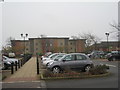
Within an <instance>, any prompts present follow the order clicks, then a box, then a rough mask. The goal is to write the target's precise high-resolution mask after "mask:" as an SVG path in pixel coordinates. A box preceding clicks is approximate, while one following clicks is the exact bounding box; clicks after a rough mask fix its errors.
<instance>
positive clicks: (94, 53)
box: [87, 51, 105, 58]
mask: <svg viewBox="0 0 120 90" xmlns="http://www.w3.org/2000/svg"><path fill="white" fill-rule="evenodd" d="M87 55H88V56H89V57H90V58H104V56H105V53H104V52H103V51H92V52H91V53H90V54H87Z"/></svg>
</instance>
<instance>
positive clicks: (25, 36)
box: [21, 34, 28, 61]
mask: <svg viewBox="0 0 120 90" xmlns="http://www.w3.org/2000/svg"><path fill="white" fill-rule="evenodd" d="M27 36H28V34H25V35H23V34H21V37H22V38H23V39H24V61H25V38H27Z"/></svg>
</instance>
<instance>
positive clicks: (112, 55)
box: [107, 51, 120, 61]
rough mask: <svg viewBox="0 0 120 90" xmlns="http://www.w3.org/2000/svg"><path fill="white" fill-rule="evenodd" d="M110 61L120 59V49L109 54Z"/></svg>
mask: <svg viewBox="0 0 120 90" xmlns="http://www.w3.org/2000/svg"><path fill="white" fill-rule="evenodd" d="M107 59H108V60H109V61H115V60H120V51H111V53H110V54H109V55H108V56H107Z"/></svg>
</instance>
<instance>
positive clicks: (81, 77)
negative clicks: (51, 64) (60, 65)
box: [40, 72, 110, 80]
mask: <svg viewBox="0 0 120 90" xmlns="http://www.w3.org/2000/svg"><path fill="white" fill-rule="evenodd" d="M108 75H110V73H109V72H107V73H105V74H100V75H84V76H83V75H82V76H80V75H79V76H68V77H44V76H43V74H40V79H41V80H54V79H84V78H96V77H105V76H108Z"/></svg>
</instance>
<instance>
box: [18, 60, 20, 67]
mask: <svg viewBox="0 0 120 90" xmlns="http://www.w3.org/2000/svg"><path fill="white" fill-rule="evenodd" d="M18 68H20V60H18Z"/></svg>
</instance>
